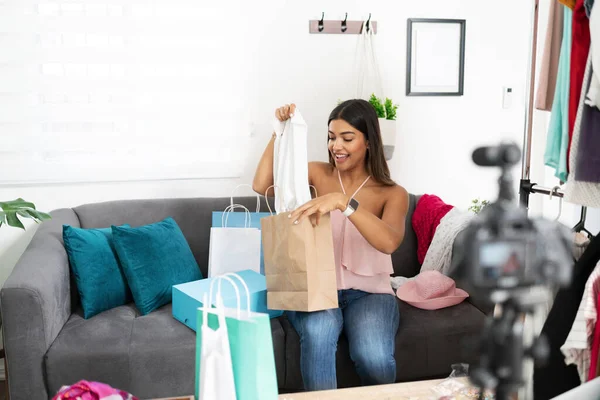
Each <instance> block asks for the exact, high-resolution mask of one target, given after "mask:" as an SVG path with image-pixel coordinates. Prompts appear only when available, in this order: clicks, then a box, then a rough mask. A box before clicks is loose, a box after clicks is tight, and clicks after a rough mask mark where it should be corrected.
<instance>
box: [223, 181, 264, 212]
mask: <svg viewBox="0 0 600 400" xmlns="http://www.w3.org/2000/svg"><path fill="white" fill-rule="evenodd" d="M242 186H248V187H249V188H250V189H252V185H249V184H247V183H242V184H240V185H237V186H236V187H235V188H233V190H232V191H231V197H230V198H229V200H230V204H229V205H230V206H233V195H234V194H235V192H236V191H237V190H238V189H239V188H241V187H242ZM252 191H254V189H252ZM256 212H257V213H259V212H260V196H259V195H258V193H256Z"/></svg>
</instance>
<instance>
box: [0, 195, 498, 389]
mask: <svg viewBox="0 0 600 400" xmlns="http://www.w3.org/2000/svg"><path fill="white" fill-rule="evenodd" d="M416 200H417V197H416V196H413V195H411V206H410V210H409V214H410V215H409V216H408V218H407V222H406V237H405V239H404V242H403V244H402V246H401V247H400V248H399V249H398V250H397V251H396V253H395V254H394V255H393V262H394V269H395V273H396V274H397V275H402V276H414V275H416V274H417V273H418V271H419V264H418V262H417V256H416V248H417V247H416V246H417V242H416V237H415V234H414V232H413V229H412V226H411V222H410V221H411V215H412V212H413V210H414V207H415V202H416ZM239 202H240V203H242V204H245V205H247V206H248V207H251V206H252V204H254V202H255V198H242V199H239ZM228 203H229V198H195V199H153V200H129V201H113V202H105V203H97V204H88V205H83V206H79V207H76V208H73V209H70V208H69V209H60V210H55V211H53V212H52V213H51V214H52V216H53V219H52V220H50V221H47V222H45V223H44V224H43V225H42V226H40V227H39V229H38V231H37V232H36V233H35V235H34V237H33V240H32V241H31V243H30V245H29V246H28V247H27V249H26V251H25V253H24V254H23V256H22V257H21V259H20V260H19V262H18V263H17V265H16V266H15V268H14V270H13V271H12V273H11V275H10V277H9V278H8V280H7V281H6V283H5V284H4V287H3V288H2V291H1V294H0V298H1V302H0V304H1V311H2V319H3V330H4V345H5V349H6V357H7V362H8V381H9V388H10V397H11V400H21V399H28V400H30V399H45V398H50V397H52V395H53V394H55V393H56V392H57V390H58V389H59V388H60V386H61V385H65V384H71V383H74V382H76V381H78V380H80V379H87V380H96V381H101V382H105V383H108V384H110V385H112V386H114V387H118V388H121V389H124V390H127V391H129V392H131V393H133V394H134V395H136V396H138V397H140V398H152V397H166V396H176V395H185V394H192V393H193V391H194V359H195V333H194V332H193V331H192V330H190V329H189V328H187V327H186V326H184V325H183V324H181V323H179V322H178V321H176V320H175V319H174V318H173V317H172V314H171V305H170V304H169V305H166V306H164V307H162V308H160V309H159V310H157V311H154V312H152V313H150V314H149V315H146V316H140V314H139V313H138V311H137V310H136V308H135V306H134V304H133V303H132V304H129V305H125V306H121V307H117V308H114V309H112V310H109V311H106V312H104V313H101V314H99V315H97V316H95V317H93V318H91V319H88V320H85V319H83V314H82V309H81V306H80V304H79V299H78V294H77V289H76V287H75V284H74V281H73V280H72V277H71V274H70V269H69V263H68V258H67V254H66V252H65V249H64V246H63V240H62V225H63V224H70V225H72V226H76V227H83V228H99V227H108V226H110V225H111V224H114V225H120V224H124V223H128V224H131V226H139V225H144V224H149V223H153V222H156V221H159V220H161V219H164V218H166V217H168V216H172V217H173V218H174V219H175V220H176V221H177V223H178V224H179V226H180V227H181V229H182V231H183V233H184V235H185V237H186V239H187V241H188V243H189V245H190V247H191V249H192V251H193V253H194V256H195V258H196V260H197V261H198V264H199V265H200V267H201V269H202V273H203V275H204V276H206V273H207V262H208V243H209V241H208V240H209V232H210V225H211V212H212V211H213V210H223V209H224V208H225V207H226V206H227V205H228ZM398 302H399V304H400V328H399V330H398V334H397V338H396V359H397V365H398V367H397V371H398V372H397V380H398V381H412V380H420V379H425V378H433V377H443V376H447V375H448V374H449V373H450V372H451V369H450V365H451V364H453V363H456V362H466V363H473V362H474V361H475V360H476V359H477V349H476V345H475V343H476V342H477V340H478V337H479V332H480V329H481V328H482V326H483V322H484V317H485V314H484V312H482V311H481V309H483V307H480V308H477V307H475V306H474V305H473V304H474V303H473V302H472V301H467V302H463V303H461V304H459V305H457V306H454V307H450V308H447V309H442V310H437V311H425V310H420V309H416V308H413V307H411V306H409V305H407V304H405V303H403V302H401V301H400V300H398ZM484 311H488V310H484ZM271 327H272V334H273V344H274V354H275V362H276V367H277V381H278V385H279V390H280V392H293V391H300V390H301V389H302V386H303V385H302V377H301V374H300V367H299V353H300V344H299V338H298V335H297V334H296V332H295V331H294V329H293V328H292V327H291V325H290V323H289V322H288V321H287V319H286V318H285V316H283V317H280V318H277V319H273V320H271ZM337 359H338V362H337V364H338V382H339V386H340V387H348V386H355V385H358V384H359V379H358V376H357V375H356V373H355V372H354V369H353V365H352V361H351V360H350V357H349V353H348V345H347V342H346V340H345V338H344V337H343V336H342V337H341V339H340V343H339V351H338V357H337Z"/></svg>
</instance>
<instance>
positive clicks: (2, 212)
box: [0, 198, 52, 229]
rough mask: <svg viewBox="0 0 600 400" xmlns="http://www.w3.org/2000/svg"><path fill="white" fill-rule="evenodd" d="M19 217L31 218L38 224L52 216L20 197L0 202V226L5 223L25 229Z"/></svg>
mask: <svg viewBox="0 0 600 400" xmlns="http://www.w3.org/2000/svg"><path fill="white" fill-rule="evenodd" d="M19 217H21V218H27V219H31V220H33V221H35V222H36V223H38V224H39V223H40V222H42V221H45V220H48V219H51V218H52V217H51V216H50V215H49V214H46V213H44V212H41V211H38V210H36V209H35V205H34V204H33V203H30V202H27V201H25V200H23V199H21V198H18V199H16V200H11V201H2V202H0V226H2V225H3V224H6V225H8V226H12V227H15V228H21V229H25V226H24V225H23V222H21V220H20V219H19Z"/></svg>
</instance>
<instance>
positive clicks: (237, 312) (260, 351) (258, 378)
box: [195, 273, 278, 400]
mask: <svg viewBox="0 0 600 400" xmlns="http://www.w3.org/2000/svg"><path fill="white" fill-rule="evenodd" d="M232 277H236V278H238V279H239V280H240V282H241V283H242V285H241V286H243V287H244V291H245V292H246V293H245V294H246V296H249V294H248V291H247V286H246V284H245V282H244V281H243V280H242V279H241V278H240V277H239V276H237V274H235V273H228V274H225V275H221V276H218V277H215V278H214V281H213V282H212V284H211V291H210V292H211V293H210V297H211V298H212V292H213V290H212V289H213V286H215V285H214V283H215V282H217V281H218V282H219V284H218V285H216V286H220V285H221V284H222V282H223V281H226V282H225V284H231V285H234V288H235V291H236V294H237V295H238V299H239V288H238V285H236V283H235V282H234V281H233V280H232V279H231V278H232ZM219 292H220V288H219V289H217V293H216V295H217V296H219ZM215 303H216V302H215ZM237 304H238V307H237V308H225V309H224V310H223V314H224V315H225V323H226V325H227V334H228V338H229V346H230V353H231V363H232V366H233V376H234V382H235V393H236V398H237V400H276V399H277V396H278V391H277V373H276V370H275V356H274V354H273V338H272V336H271V321H270V318H269V314H264V313H256V312H251V311H250V308H249V307H248V308H246V309H244V310H241V309H240V307H239V304H240V302H239V301H238V303H237ZM246 304H250V302H249V301H248V302H247V303H246ZM212 310H215V309H214V308H213V309H212ZM212 310H211V311H210V312H205V310H203V308H198V311H197V313H198V314H197V316H198V321H197V326H202V323H203V321H204V318H208V326H209V327H210V328H212V329H217V328H218V327H219V321H218V316H217V315H216V313H215V311H216V310H215V311H212ZM201 349H202V330H201V329H198V330H197V332H196V374H195V375H196V399H198V400H208V399H202V398H200V396H199V387H200V376H201V371H200V365H201Z"/></svg>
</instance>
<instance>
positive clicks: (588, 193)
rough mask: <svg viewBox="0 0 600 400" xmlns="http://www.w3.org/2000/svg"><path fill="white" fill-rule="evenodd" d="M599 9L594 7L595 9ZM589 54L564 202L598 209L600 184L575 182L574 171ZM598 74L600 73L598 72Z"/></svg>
mask: <svg viewBox="0 0 600 400" xmlns="http://www.w3.org/2000/svg"><path fill="white" fill-rule="evenodd" d="M597 8H599V7H594V9H597ZM591 57H592V55H591V53H590V55H589V56H588V63H587V66H586V68H585V75H584V78H583V87H582V95H581V96H580V97H581V98H580V99H579V106H578V108H577V117H576V118H575V124H574V126H573V138H572V139H571V152H570V154H569V171H570V172H569V176H568V178H567V183H566V184H565V195H564V200H565V201H568V202H569V203H575V204H580V205H582V206H587V207H592V208H600V183H595V182H581V181H576V180H575V170H576V168H577V153H578V149H579V137H580V136H581V119H582V115H583V104H584V98H585V96H583V93H585V90H586V84H587V82H588V80H589V78H590V74H591V73H592V62H591ZM599 72H600V71H599Z"/></svg>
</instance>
